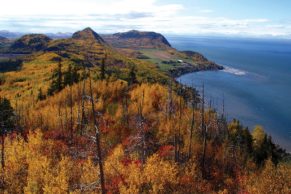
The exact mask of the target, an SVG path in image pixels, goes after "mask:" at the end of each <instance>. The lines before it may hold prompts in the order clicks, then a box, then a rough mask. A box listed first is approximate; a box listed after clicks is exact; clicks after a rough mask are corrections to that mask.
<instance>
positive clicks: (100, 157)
mask: <svg viewBox="0 0 291 194" xmlns="http://www.w3.org/2000/svg"><path fill="white" fill-rule="evenodd" d="M89 85H90V101H91V108H92V115H93V122H94V127H95V139H96V148H97V157H98V165H99V173H100V183H101V193H102V194H106V188H105V176H104V171H103V161H102V153H101V142H100V130H99V124H98V122H97V119H96V116H97V114H96V111H95V100H94V96H93V89H92V80H91V75H90V71H89Z"/></svg>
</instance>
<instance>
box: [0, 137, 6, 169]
mask: <svg viewBox="0 0 291 194" xmlns="http://www.w3.org/2000/svg"><path fill="white" fill-rule="evenodd" d="M1 166H2V170H3V172H4V168H5V135H4V133H3V132H2V134H1Z"/></svg>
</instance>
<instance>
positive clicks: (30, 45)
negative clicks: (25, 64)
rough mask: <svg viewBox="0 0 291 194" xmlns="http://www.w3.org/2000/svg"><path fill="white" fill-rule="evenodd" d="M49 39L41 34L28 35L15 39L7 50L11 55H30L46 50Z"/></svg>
mask: <svg viewBox="0 0 291 194" xmlns="http://www.w3.org/2000/svg"><path fill="white" fill-rule="evenodd" d="M49 41H51V39H50V38H49V37H48V36H46V35H43V34H28V35H24V36H22V37H21V38H19V39H17V40H16V41H15V42H14V43H13V44H12V45H11V46H10V48H9V51H10V52H12V53H32V52H36V51H41V50H44V49H46V48H47V46H48V43H49Z"/></svg>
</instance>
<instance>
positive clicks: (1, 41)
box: [0, 36, 9, 44]
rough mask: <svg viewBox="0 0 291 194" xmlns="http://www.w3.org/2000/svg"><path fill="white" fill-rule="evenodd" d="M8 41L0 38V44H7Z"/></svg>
mask: <svg viewBox="0 0 291 194" xmlns="http://www.w3.org/2000/svg"><path fill="white" fill-rule="evenodd" d="M8 41H9V39H8V38H5V37H2V36H0V44H2V43H7V42H8Z"/></svg>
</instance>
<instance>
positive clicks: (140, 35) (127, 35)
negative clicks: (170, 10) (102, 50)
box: [104, 30, 171, 48]
mask: <svg viewBox="0 0 291 194" xmlns="http://www.w3.org/2000/svg"><path fill="white" fill-rule="evenodd" d="M104 39H105V40H106V41H107V42H108V43H110V44H111V45H113V46H114V47H118V48H168V47H171V45H170V43H169V42H168V41H167V39H166V38H165V37H164V36H163V35H162V34H159V33H156V32H140V31H137V30H132V31H128V32H124V33H116V34H113V35H109V36H108V35H107V36H104Z"/></svg>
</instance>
